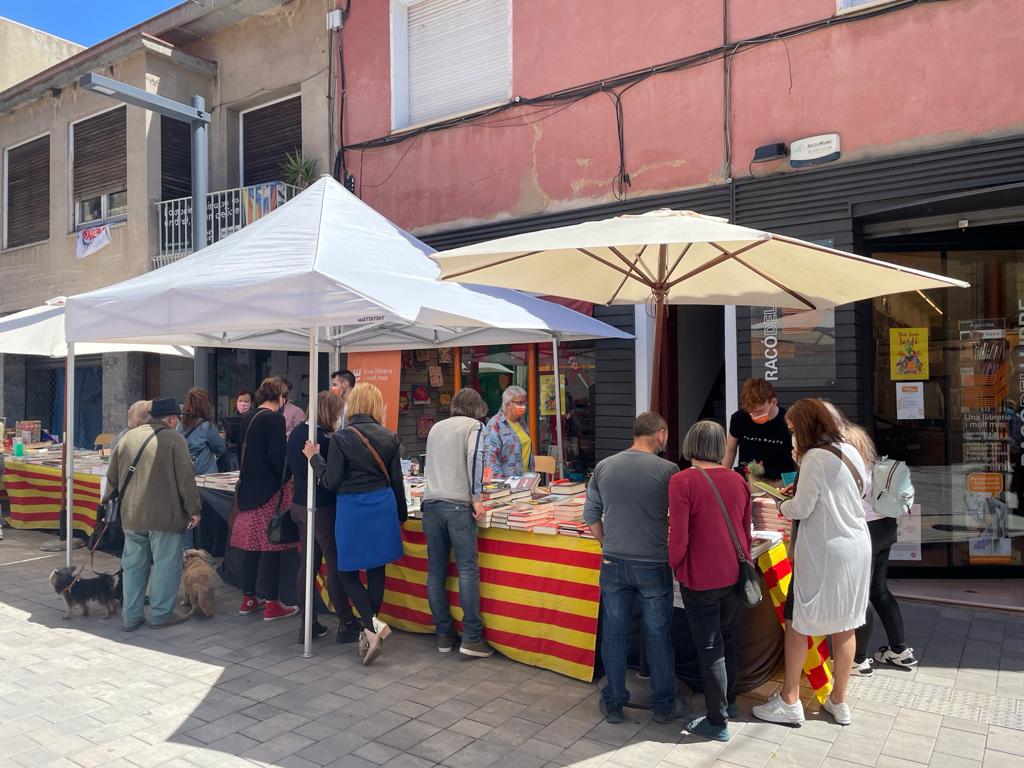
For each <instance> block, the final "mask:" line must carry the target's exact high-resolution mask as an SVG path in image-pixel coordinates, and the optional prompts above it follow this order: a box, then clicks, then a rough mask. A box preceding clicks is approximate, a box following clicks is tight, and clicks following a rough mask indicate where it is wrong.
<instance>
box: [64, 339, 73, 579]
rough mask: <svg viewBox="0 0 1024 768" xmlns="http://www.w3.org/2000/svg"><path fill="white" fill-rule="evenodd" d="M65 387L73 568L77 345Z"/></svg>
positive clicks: (66, 468) (67, 523) (67, 511)
mask: <svg viewBox="0 0 1024 768" xmlns="http://www.w3.org/2000/svg"><path fill="white" fill-rule="evenodd" d="M64 387H65V390H64V391H65V392H67V403H68V404H67V408H65V409H64V452H65V456H66V459H65V460H64V471H65V472H66V473H67V477H66V478H65V482H66V483H67V490H66V491H65V495H66V499H67V503H66V504H65V505H64V507H65V515H67V519H66V521H65V529H66V532H67V536H66V543H67V548H66V550H65V551H66V553H67V559H66V563H65V564H66V565H67V566H68V568H70V567H71V551H72V550H73V549H74V546H75V343H74V342H73V341H69V342H68V359H67V373H66V374H65V375H64Z"/></svg>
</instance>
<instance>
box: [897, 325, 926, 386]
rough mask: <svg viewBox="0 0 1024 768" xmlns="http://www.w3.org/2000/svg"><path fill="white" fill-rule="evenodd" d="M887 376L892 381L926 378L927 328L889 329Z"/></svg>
mask: <svg viewBox="0 0 1024 768" xmlns="http://www.w3.org/2000/svg"><path fill="white" fill-rule="evenodd" d="M889 376H890V378H891V379H892V380H893V381H919V380H923V379H927V378H928V329H927V328H890V329H889Z"/></svg>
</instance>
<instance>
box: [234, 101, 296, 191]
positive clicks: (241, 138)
mask: <svg viewBox="0 0 1024 768" xmlns="http://www.w3.org/2000/svg"><path fill="white" fill-rule="evenodd" d="M295 98H297V99H298V100H299V113H300V114H301V113H302V89H301V88H299V89H298V90H295V91H292V92H290V93H288V94H287V95H285V96H279V97H277V98H276V99H271V100H270V101H264V102H262V103H260V104H254V105H253V106H251V107H246V108H245V109H240V110H239V111H238V186H239V188H243V187H245V116H246V115H247V114H248V113H249V112H255V111H257V110H259V109H264V108H265V107H271V106H273V105H274V104H279V103H281V102H282V101H288V100H289V99H295Z"/></svg>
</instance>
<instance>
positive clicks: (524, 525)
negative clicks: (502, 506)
mask: <svg viewBox="0 0 1024 768" xmlns="http://www.w3.org/2000/svg"><path fill="white" fill-rule="evenodd" d="M507 521H508V527H509V528H510V529H511V530H513V531H534V532H535V533H536V532H537V531H536V530H535V529H536V528H537V527H538V526H540V527H545V528H546V527H554V528H555V530H554V531H553V533H558V530H557V524H556V523H555V522H554V520H552V518H551V510H550V509H548V508H545V507H531V506H528V505H525V504H524V505H516V506H514V507H511V508H510V509H509V511H508V516H507Z"/></svg>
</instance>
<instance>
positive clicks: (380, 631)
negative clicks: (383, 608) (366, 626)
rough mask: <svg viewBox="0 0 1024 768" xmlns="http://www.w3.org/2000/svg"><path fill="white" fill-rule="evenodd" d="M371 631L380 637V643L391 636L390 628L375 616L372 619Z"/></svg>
mask: <svg viewBox="0 0 1024 768" xmlns="http://www.w3.org/2000/svg"><path fill="white" fill-rule="evenodd" d="M373 631H374V633H375V634H377V635H380V639H381V642H384V641H385V640H387V639H388V637H390V635H391V627H389V626H388V625H387V624H385V623H384V622H383V621H381V620H380V619H378V618H377V617H376V616H374V617H373Z"/></svg>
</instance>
